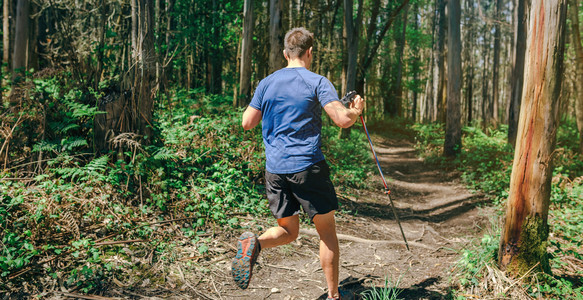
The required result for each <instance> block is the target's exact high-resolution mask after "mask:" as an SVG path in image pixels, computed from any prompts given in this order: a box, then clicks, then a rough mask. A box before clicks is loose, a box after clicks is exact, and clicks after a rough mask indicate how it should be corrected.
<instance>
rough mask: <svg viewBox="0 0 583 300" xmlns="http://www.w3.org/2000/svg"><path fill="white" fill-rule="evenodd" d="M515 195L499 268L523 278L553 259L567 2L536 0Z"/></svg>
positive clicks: (514, 172) (516, 156)
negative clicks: (550, 242) (551, 225)
mask: <svg viewBox="0 0 583 300" xmlns="http://www.w3.org/2000/svg"><path fill="white" fill-rule="evenodd" d="M531 3H532V5H531V7H530V14H529V19H528V20H529V30H528V37H527V49H526V58H525V62H526V64H525V69H524V80H525V82H524V90H523V94H522V105H521V109H520V121H519V123H518V135H517V140H516V151H515V152H514V153H515V154H514V163H513V167H512V175H511V177H510V193H509V196H508V202H507V205H506V217H505V222H504V227H503V231H502V236H501V240H500V248H499V254H498V264H499V265H500V268H501V269H502V270H506V271H507V274H510V275H511V276H514V277H518V276H521V275H523V274H525V273H526V272H529V271H530V270H531V269H533V268H534V269H535V273H536V272H537V271H540V270H543V271H547V272H549V271H550V268H549V261H548V257H547V238H548V233H549V231H548V224H547V218H548V212H549V203H550V196H551V179H552V173H553V172H552V171H553V166H552V153H553V151H554V149H555V141H556V132H557V126H558V118H557V114H558V106H559V102H560V101H559V96H560V91H561V81H562V78H563V53H564V48H565V27H566V22H565V21H566V12H567V5H566V4H567V1H566V0H557V1H544V0H533V1H532V2H531Z"/></svg>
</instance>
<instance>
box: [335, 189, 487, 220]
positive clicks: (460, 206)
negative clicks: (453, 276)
mask: <svg viewBox="0 0 583 300" xmlns="http://www.w3.org/2000/svg"><path fill="white" fill-rule="evenodd" d="M388 201H389V200H388V199H387V202H386V203H382V204H381V203H374V202H357V201H353V200H350V199H346V198H341V199H340V203H341V204H342V206H344V207H345V208H346V209H349V210H350V211H351V213H350V214H352V215H359V216H365V217H376V218H380V219H386V220H394V219H395V217H394V216H393V212H392V210H391V206H390V205H391V204H390V203H389V202H388ZM393 202H395V199H393ZM484 203H486V202H485V198H484V197H482V196H479V195H471V196H469V197H466V198H462V199H458V200H455V201H452V202H447V203H444V204H442V205H438V206H435V207H432V208H429V209H421V210H414V209H410V208H406V209H400V208H396V211H397V214H398V215H399V219H401V220H421V221H427V222H433V223H439V222H443V221H447V220H449V219H451V218H454V217H457V216H460V215H462V214H464V213H466V212H468V211H470V210H472V209H474V208H475V207H477V206H478V205H480V204H484Z"/></svg>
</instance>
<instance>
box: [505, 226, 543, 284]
mask: <svg viewBox="0 0 583 300" xmlns="http://www.w3.org/2000/svg"><path fill="white" fill-rule="evenodd" d="M548 236H549V227H548V225H547V224H546V222H545V221H544V220H543V219H542V218H541V217H540V216H537V215H535V216H527V217H526V220H524V223H523V224H522V234H521V237H520V242H519V249H520V250H519V252H518V253H517V255H516V256H515V257H514V258H513V259H512V261H511V262H510V264H509V265H508V266H507V268H506V269H507V271H508V273H509V274H512V275H514V276H516V277H520V276H522V275H524V274H526V273H527V272H528V271H530V270H531V269H532V268H533V267H534V266H535V265H536V267H534V269H533V270H532V271H531V274H534V273H538V272H541V271H542V272H545V273H548V274H551V268H550V265H549V257H548V253H547V245H548ZM537 264H538V265H537Z"/></svg>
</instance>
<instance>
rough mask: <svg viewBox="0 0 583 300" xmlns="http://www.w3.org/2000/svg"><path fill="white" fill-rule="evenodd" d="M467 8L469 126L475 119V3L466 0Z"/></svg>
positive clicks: (465, 59) (465, 65) (466, 90)
mask: <svg viewBox="0 0 583 300" xmlns="http://www.w3.org/2000/svg"><path fill="white" fill-rule="evenodd" d="M465 4H466V5H465V7H466V10H467V15H468V17H467V18H466V23H465V27H464V40H465V41H464V45H463V47H464V49H463V55H464V67H465V68H464V74H465V76H466V77H465V84H466V88H465V103H466V111H467V113H466V114H467V121H468V124H469V123H471V122H472V118H473V103H474V101H473V98H474V60H473V55H472V46H473V43H474V31H475V29H474V23H475V16H474V1H472V0H466V1H465Z"/></svg>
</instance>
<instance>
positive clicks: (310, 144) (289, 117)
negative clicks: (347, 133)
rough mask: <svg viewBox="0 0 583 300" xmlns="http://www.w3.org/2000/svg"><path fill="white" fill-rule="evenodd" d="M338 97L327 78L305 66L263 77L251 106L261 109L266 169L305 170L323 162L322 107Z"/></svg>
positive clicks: (290, 171)
mask: <svg viewBox="0 0 583 300" xmlns="http://www.w3.org/2000/svg"><path fill="white" fill-rule="evenodd" d="M335 100H338V93H336V90H335V89H334V86H333V85H332V83H330V81H329V80H328V79H326V77H324V76H321V75H318V74H316V73H313V72H310V71H308V70H307V69H306V68H284V69H281V70H278V71H276V72H274V73H272V74H271V75H269V76H268V77H266V78H265V79H263V80H262V81H261V82H260V83H259V85H258V86H257V89H256V90H255V94H254V95H253V99H252V100H251V103H250V104H249V106H251V107H253V108H255V109H258V110H260V111H261V115H262V129H263V142H264V144H265V156H266V169H267V171H269V172H270V173H273V174H291V173H297V172H300V171H303V170H305V169H307V168H308V167H310V166H311V165H313V164H315V163H317V162H319V161H322V160H323V159H324V155H323V154H322V150H321V149H320V147H321V131H322V107H324V106H325V105H326V104H328V103H329V102H331V101H335Z"/></svg>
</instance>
